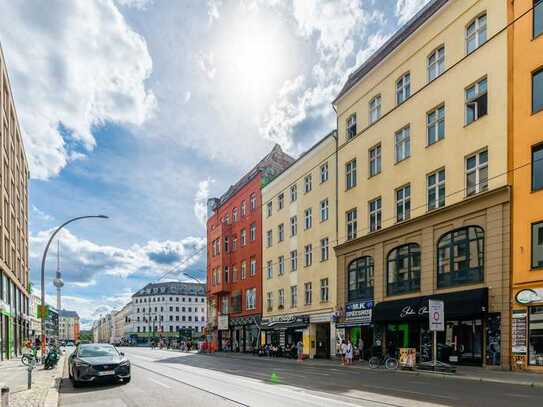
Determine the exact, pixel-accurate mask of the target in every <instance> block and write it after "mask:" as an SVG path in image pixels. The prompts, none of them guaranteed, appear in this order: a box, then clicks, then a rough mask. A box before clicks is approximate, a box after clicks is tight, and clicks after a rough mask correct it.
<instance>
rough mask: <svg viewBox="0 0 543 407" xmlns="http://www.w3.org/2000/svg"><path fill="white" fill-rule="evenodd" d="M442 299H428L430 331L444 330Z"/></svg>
mask: <svg viewBox="0 0 543 407" xmlns="http://www.w3.org/2000/svg"><path fill="white" fill-rule="evenodd" d="M444 308H445V307H444V303H443V301H437V300H428V311H429V312H428V318H429V324H430V331H444V330H445V311H444Z"/></svg>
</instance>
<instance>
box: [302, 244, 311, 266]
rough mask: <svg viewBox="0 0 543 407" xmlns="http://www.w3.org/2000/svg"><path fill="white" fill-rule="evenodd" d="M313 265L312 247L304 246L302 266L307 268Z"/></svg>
mask: <svg viewBox="0 0 543 407" xmlns="http://www.w3.org/2000/svg"><path fill="white" fill-rule="evenodd" d="M311 264H313V245H311V244H306V245H305V246H304V266H305V267H309V266H311Z"/></svg>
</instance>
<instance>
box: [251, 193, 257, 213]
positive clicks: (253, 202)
mask: <svg viewBox="0 0 543 407" xmlns="http://www.w3.org/2000/svg"><path fill="white" fill-rule="evenodd" d="M250 199H251V211H254V210H256V194H251V198H250Z"/></svg>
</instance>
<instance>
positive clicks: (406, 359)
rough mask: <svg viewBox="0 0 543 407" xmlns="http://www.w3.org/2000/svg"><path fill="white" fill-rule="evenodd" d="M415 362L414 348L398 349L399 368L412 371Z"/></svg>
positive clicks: (415, 351) (415, 353)
mask: <svg viewBox="0 0 543 407" xmlns="http://www.w3.org/2000/svg"><path fill="white" fill-rule="evenodd" d="M416 362H417V350H416V349H415V348H400V367H401V368H402V369H413V368H414V367H415V364H416Z"/></svg>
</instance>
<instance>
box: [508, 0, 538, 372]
mask: <svg viewBox="0 0 543 407" xmlns="http://www.w3.org/2000/svg"><path fill="white" fill-rule="evenodd" d="M506 1H507V2H508V7H509V19H510V25H509V32H508V36H509V37H508V38H509V50H510V52H509V98H510V99H509V113H508V114H509V145H510V149H509V168H510V171H509V180H510V183H511V185H512V191H513V192H512V194H513V207H512V212H511V214H512V215H511V216H512V244H511V254H512V273H511V276H512V277H511V278H512V296H511V301H512V307H511V311H512V331H511V351H512V353H511V354H512V361H511V365H512V368H513V369H515V370H529V371H537V372H542V373H543V0H514V1H513V0H506Z"/></svg>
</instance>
